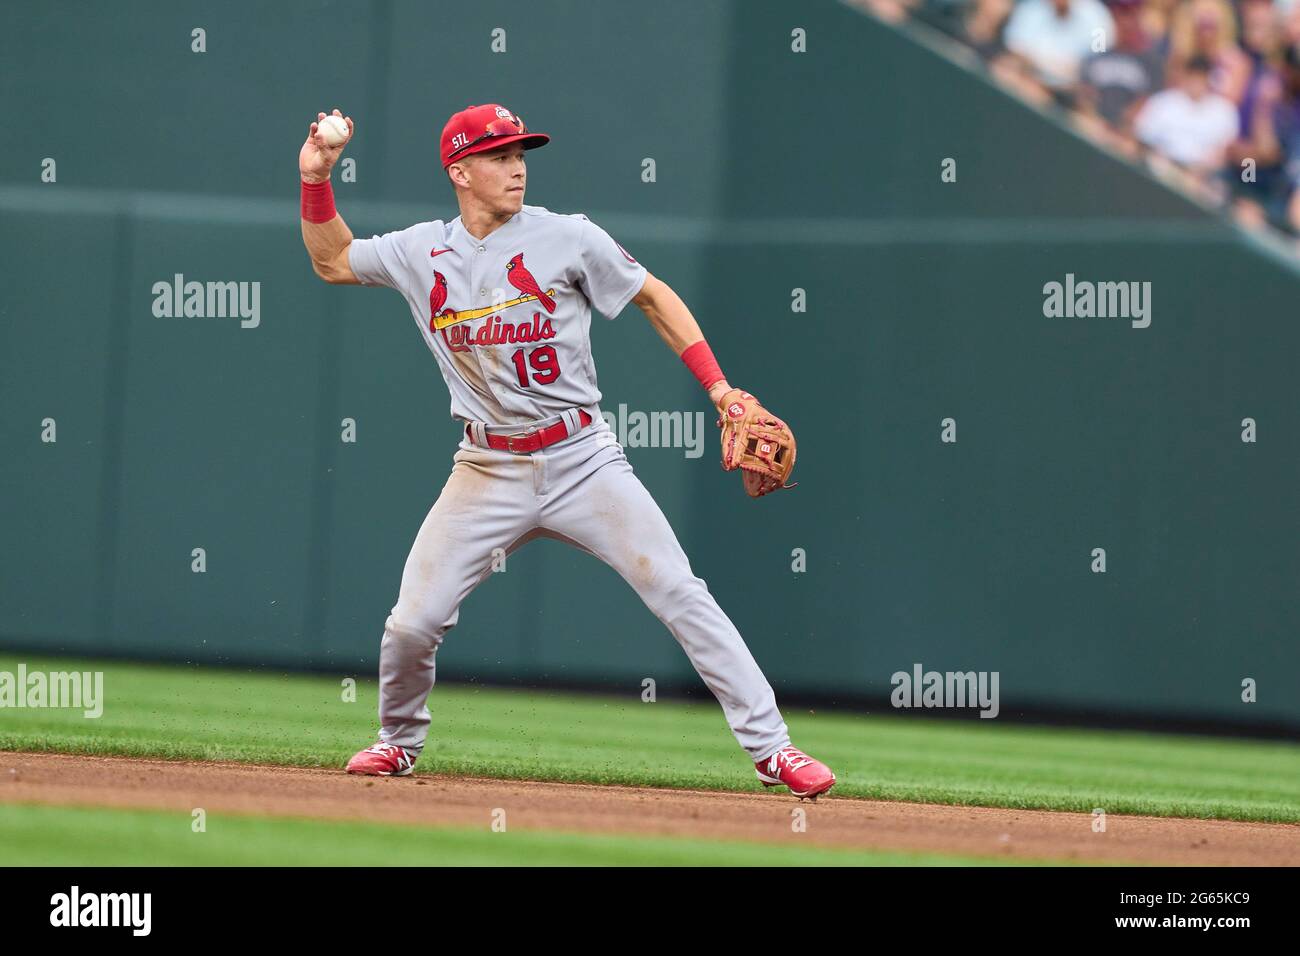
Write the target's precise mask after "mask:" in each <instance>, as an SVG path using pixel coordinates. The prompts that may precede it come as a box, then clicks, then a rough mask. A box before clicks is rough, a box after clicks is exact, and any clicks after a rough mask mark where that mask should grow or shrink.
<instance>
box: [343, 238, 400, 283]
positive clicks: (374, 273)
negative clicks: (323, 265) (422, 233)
mask: <svg viewBox="0 0 1300 956" xmlns="http://www.w3.org/2000/svg"><path fill="white" fill-rule="evenodd" d="M414 228H415V227H414V226H412V227H411V228H410V229H402V230H399V231H398V232H386V233H384V234H383V235H382V236H371V237H370V238H369V239H353V240H352V244H351V245H349V246H348V265H349V266H350V267H351V269H352V274H353V275H354V276H356V277H357V279H358V280H359V281H360V282H361V284H362V285H386V286H388V287H389V288H390V289H396V290H397V291H399V292H401V291H402V289H403V288H404V287H405V285H406V276H407V272H408V267H407V257H406V240H407V238H408V237H409V236H410V233H411V229H414Z"/></svg>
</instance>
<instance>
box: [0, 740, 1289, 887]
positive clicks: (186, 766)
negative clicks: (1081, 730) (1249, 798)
mask: <svg viewBox="0 0 1300 956" xmlns="http://www.w3.org/2000/svg"><path fill="white" fill-rule="evenodd" d="M0 802H3V803H36V804H47V805H78V806H101V807H119V808H132V809H158V810H176V811H178V812H184V813H186V814H189V812H190V811H191V810H193V809H194V808H196V807H202V808H204V809H205V810H207V812H208V813H209V814H211V813H236V814H272V815H285V816H295V817H310V818H317V819H338V820H368V821H382V822H389V823H400V824H413V825H424V826H429V825H445V826H467V827H483V828H487V827H488V826H489V825H490V824H491V821H492V815H493V812H494V811H495V810H497V809H503V810H505V812H506V818H507V821H508V825H509V827H510V828H511V829H515V828H519V829H530V830H562V831H570V832H579V833H618V834H640V835H665V836H676V837H688V838H696V839H725V840H745V841H754V842H760V843H778V844H779V843H783V842H787V841H804V842H806V843H808V844H816V845H819V846H827V847H836V848H855V849H876V850H902V851H918V852H930V853H948V854H960V855H971V856H983V857H1007V858H1012V859H1017V858H1023V859H1046V860H1076V861H1080V862H1084V861H1093V862H1102V861H1110V862H1127V863H1147V864H1170V865H1216V866H1217V865H1289V866H1296V865H1300V825H1295V824H1268V823H1239V822H1233V821H1209V820H1181V819H1168V818H1160V817H1135V816H1117V815H1112V816H1110V817H1109V818H1108V819H1107V828H1106V832H1105V833H1094V832H1093V831H1092V818H1091V817H1090V816H1089V815H1088V814H1083V813H1053V812H1048V811H1042V810H1004V809H991V808H983V807H950V806H938V805H932V804H917V803H894V802H883V801H874V800H848V799H834V798H822V799H821V800H819V801H818V802H817V803H816V804H812V803H807V802H805V803H799V802H798V801H796V800H794V799H793V798H791V797H790V796H789V795H788V794H785V793H784V792H773V793H765V794H758V793H754V794H737V793H712V792H704V791H698V790H652V789H636V788H631V787H606V786H587V785H580V784H562V783H536V782H527V781H510V780H492V779H482V778H467V777H448V776H426V775H421V776H414V777H406V778H403V779H382V778H364V777H351V776H348V775H347V774H345V773H343V772H342V771H340V770H307V769H298V768H291V767H261V766H251V765H249V764H234V763H198V762H181V761H165V760H137V759H131V758H124V757H79V756H68V755H63V754H29V753H8V752H0ZM795 807H803V808H804V809H805V810H806V811H807V830H806V832H802V833H796V832H794V831H793V828H792V826H791V823H792V816H791V810H792V809H794V808H795Z"/></svg>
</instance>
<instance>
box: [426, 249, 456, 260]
mask: <svg viewBox="0 0 1300 956" xmlns="http://www.w3.org/2000/svg"><path fill="white" fill-rule="evenodd" d="M444 252H451V250H450V249H430V250H429V258H430V259H432V258H433V257H434V256H440V255H442V254H443V253H444Z"/></svg>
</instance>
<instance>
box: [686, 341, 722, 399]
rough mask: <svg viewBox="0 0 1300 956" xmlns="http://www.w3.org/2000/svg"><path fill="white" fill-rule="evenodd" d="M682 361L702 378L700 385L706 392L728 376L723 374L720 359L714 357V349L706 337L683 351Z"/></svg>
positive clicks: (694, 373)
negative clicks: (719, 366) (710, 346)
mask: <svg viewBox="0 0 1300 956" xmlns="http://www.w3.org/2000/svg"><path fill="white" fill-rule="evenodd" d="M682 361H683V362H685V363H686V367H687V368H688V369H690V370H691V373H692V374H693V375H694V376H695V377H696V378H698V379H699V380H700V385H702V386H703V387H704V390H705V391H706V392H707V391H708V390H709V388H710V387H711V386H713V385H716V384H718V382H721V381H722V380H723V379H725V378H726V377H727V376H725V375H723V374H722V369H720V368H718V360H717V359H715V358H714V357H713V349H711V348H709V343H708V342H706V341H704V339H700V340H699V341H698V342H696V343H695V344H694V345H692V346H690V347H689V348H687V349H686V350H685V351H684V352H682Z"/></svg>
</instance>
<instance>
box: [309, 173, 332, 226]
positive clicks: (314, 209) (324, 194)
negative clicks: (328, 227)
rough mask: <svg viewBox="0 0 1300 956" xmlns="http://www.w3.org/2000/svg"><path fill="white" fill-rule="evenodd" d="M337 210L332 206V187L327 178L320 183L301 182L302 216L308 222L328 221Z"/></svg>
mask: <svg viewBox="0 0 1300 956" xmlns="http://www.w3.org/2000/svg"><path fill="white" fill-rule="evenodd" d="M337 215H338V211H337V210H336V209H335V208H334V187H333V186H331V185H330V181H329V180H328V179H327V180H325V181H324V182H320V183H309V182H307V181H306V180H304V181H303V184H302V218H304V219H306V220H307V221H308V222H329V221H330V220H331V219H333V218H334V217H335V216H337Z"/></svg>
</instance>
